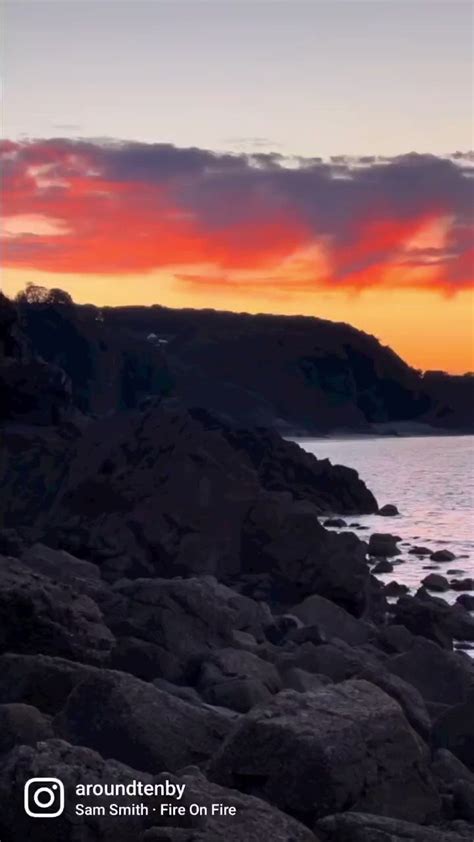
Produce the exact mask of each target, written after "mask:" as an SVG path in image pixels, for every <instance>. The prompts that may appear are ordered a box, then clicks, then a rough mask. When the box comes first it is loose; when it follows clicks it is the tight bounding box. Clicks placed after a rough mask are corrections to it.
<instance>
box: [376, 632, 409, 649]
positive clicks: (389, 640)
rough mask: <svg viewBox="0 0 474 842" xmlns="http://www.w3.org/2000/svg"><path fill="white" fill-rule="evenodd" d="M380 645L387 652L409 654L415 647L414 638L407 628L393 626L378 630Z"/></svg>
mask: <svg viewBox="0 0 474 842" xmlns="http://www.w3.org/2000/svg"><path fill="white" fill-rule="evenodd" d="M377 640H378V645H379V646H381V647H382V649H384V650H385V651H386V652H389V653H394V652H397V653H399V652H407V651H408V649H411V647H412V646H413V641H414V636H413V635H412V633H411V632H409V631H408V629H407V628H405V626H398V625H391V626H382V628H378V629H377Z"/></svg>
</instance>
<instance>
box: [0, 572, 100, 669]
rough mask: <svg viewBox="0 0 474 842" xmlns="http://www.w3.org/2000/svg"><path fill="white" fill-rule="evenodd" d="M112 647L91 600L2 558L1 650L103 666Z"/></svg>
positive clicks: (95, 606)
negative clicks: (59, 657)
mask: <svg viewBox="0 0 474 842" xmlns="http://www.w3.org/2000/svg"><path fill="white" fill-rule="evenodd" d="M113 644H114V637H113V635H112V634H111V632H110V630H109V629H108V628H107V626H105V625H104V622H103V617H102V614H101V612H100V610H99V608H98V606H97V605H96V603H95V602H93V600H92V599H90V597H88V596H86V595H84V594H77V593H76V592H74V591H73V590H71V588H69V587H68V586H67V585H64V584H57V583H54V582H53V581H52V580H51V579H49V578H47V577H46V576H42V575H40V574H38V573H33V572H32V570H31V569H30V568H29V567H27V566H26V565H23V564H21V563H20V562H19V561H17V560H16V559H11V558H7V557H4V556H3V557H0V651H3V652H5V651H7V650H14V651H17V652H23V653H35V652H37V653H41V654H45V655H57V656H63V657H66V658H70V659H71V660H79V661H84V662H88V663H101V662H104V660H105V659H106V658H107V656H108V653H109V652H110V649H111V648H112V646H113Z"/></svg>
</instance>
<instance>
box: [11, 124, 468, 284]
mask: <svg viewBox="0 0 474 842" xmlns="http://www.w3.org/2000/svg"><path fill="white" fill-rule="evenodd" d="M254 140H255V139H254ZM261 140H263V139H261ZM4 152H5V157H6V160H5V163H6V179H7V185H8V184H10V185H11V192H12V195H13V196H16V195H17V193H18V195H20V193H19V188H18V187H15V185H18V184H19V182H21V183H22V191H23V192H22V193H21V195H25V191H26V193H27V191H28V189H29V190H30V191H31V196H30V200H31V203H32V205H34V209H35V211H36V212H40V211H41V202H42V200H43V202H44V212H45V213H48V212H49V213H51V214H52V215H53V213H52V210H51V208H49V210H48V195H47V194H48V189H49V191H50V193H51V191H56V192H57V191H59V192H61V191H63V193H64V214H65V218H66V221H68V222H69V221H70V220H69V219H68V206H69V207H70V208H71V213H72V214H74V213H78V210H77V207H78V199H77V197H76V196H73V194H72V192H71V190H70V189H69V190H68V186H67V183H68V180H71V179H72V180H74V179H76V180H77V179H82V181H85V182H86V183H88V184H89V185H90V190H91V194H93V193H94V183H95V182H100V183H101V185H102V187H101V190H102V191H103V192H105V193H107V191H108V193H109V194H110V195H111V196H112V197H113V200H114V202H116V203H117V202H118V203H121V202H122V203H123V202H124V201H125V200H126V202H127V203H128V209H129V210H130V212H132V211H133V212H135V213H136V214H137V215H139V216H140V215H143V216H144V218H146V220H148V221H149V220H150V218H151V217H153V214H155V217H156V220H158V219H159V218H161V217H160V214H163V202H164V198H163V197H164V196H165V197H166V205H167V207H168V208H170V209H171V210H170V211H169V212H170V213H174V214H176V215H177V216H179V215H182V218H183V219H185V218H186V219H194V220H196V224H197V226H198V227H199V230H200V231H201V232H202V231H205V232H206V234H209V236H212V235H213V232H214V235H219V236H221V237H222V236H224V234H223V232H224V233H225V237H226V239H225V244H226V245H225V247H224V246H222V242H221V243H220V245H221V246H222V248H221V250H220V251H219V249H218V250H217V252H218V256H217V257H216V260H217V261H218V262H219V261H220V262H221V263H222V262H224V263H225V262H226V261H227V264H228V268H231V267H232V260H235V259H236V254H237V242H238V238H239V236H240V237H241V243H240V249H241V251H242V252H244V251H246V250H247V251H249V250H251V247H252V248H254V249H255V251H256V252H258V251H259V249H260V251H261V250H262V243H261V239H262V237H263V239H264V241H265V242H264V250H265V251H266V252H268V251H269V246H268V243H267V240H268V238H269V234H268V230H269V225H270V224H272V225H274V230H275V232H276V231H277V230H278V232H279V233H278V237H279V238H280V239H281V237H282V236H283V232H284V231H285V224H286V225H287V227H288V230H289V231H290V230H291V231H294V238H293V239H294V247H295V248H301V247H303V246H304V245H305V244H306V245H310V244H311V242H312V241H321V240H324V241H326V242H329V243H330V244H331V248H332V251H333V254H334V261H333V262H334V278H335V279H337V280H344V279H345V278H348V279H350V278H351V277H352V276H355V277H357V278H362V276H363V273H364V272H366V271H367V272H370V271H371V270H374V269H377V267H380V266H382V265H384V264H385V263H387V262H390V261H392V262H394V261H395V262H397V261H398V262H400V260H399V259H398V258H397V250H399V249H400V246H401V244H402V243H403V242H405V241H406V240H407V239H409V237H410V235H411V234H413V235H415V234H416V233H417V232H418V231H419V230H420V227H421V226H423V225H426V224H428V223H429V222H433V221H434V220H439V219H444V220H447V224H448V223H449V232H448V234H447V242H446V244H445V245H443V249H444V250H445V254H444V257H443V254H439V255H437V258H436V260H435V258H434V256H431V257H430V255H429V254H428V253H424V254H422V253H421V252H417V251H416V250H415V251H413V252H410V253H409V254H408V255H405V258H406V261H409V262H410V264H411V265H416V262H417V260H418V263H419V265H420V266H424V265H427V264H428V263H434V262H437V263H438V264H439V265H441V264H445V265H446V266H447V267H448V266H449V272H451V274H450V275H449V277H448V274H446V278H445V279H444V281H443V283H445V284H449V282H450V280H449V278H451V277H452V278H454V279H455V281H454V282H455V283H456V284H458V285H459V284H462V283H468V282H470V281H472V267H471V270H470V269H469V263H468V261H467V258H466V255H467V254H468V250H469V247H470V237H471V232H472V228H471V226H472V220H473V190H472V178H471V175H472V172H473V170H472V160H473V156H472V153H465V154H464V153H460V152H455V153H454V154H453V155H450V156H446V157H444V158H441V157H437V156H435V155H429V154H417V153H409V154H406V155H399V156H397V157H393V158H386V157H376V156H364V157H356V158H354V157H349V156H345V155H344V156H343V155H338V156H334V157H332V158H331V159H330V160H328V161H324V160H322V159H321V158H304V159H303V158H295V159H288V158H285V157H283V156H282V155H280V154H278V153H269V152H253V153H252V154H250V153H244V152H240V153H217V152H211V151H209V150H205V149H199V148H178V147H176V146H173V145H172V144H165V143H156V144H144V143H138V142H122V141H107V142H98V141H80V140H74V139H64V138H62V139H53V140H46V141H44V140H39V141H30V142H21V143H17V144H15V143H13V144H11V143H10V144H8V142H6V143H5V144H4ZM35 167H36V168H38V167H39V168H42V171H43V172H45V171H46V172H47V178H49V179H50V181H51V184H50V186H49V188H48V186H47V185H46V186H45V185H44V184H43V186H42V187H41V186H40V187H38V185H37V184H36V185H35V184H33V183H32V182H31V175H30V173H31V168H35ZM62 180H64V181H65V183H66V186H64V187H62V186H61V181H62ZM25 185H26V187H25ZM28 185H29V186H28ZM104 185H105V186H104ZM15 191H16V192H15ZM96 192H97V193H98V192H99V191H96ZM7 195H8V190H7ZM125 197H126V199H125ZM27 198H28V196H27ZM68 202H69V205H68ZM51 204H52V206H53V207H54V203H51ZM57 204H58V203H57ZM104 207H105V208H106V209H108V208H110V207H111V205H110V202H109V204H108V205H107V204H106V203H105V199H104ZM21 212H23V213H24V212H27V210H26V205H25V208H23V209H22V211H21ZM155 217H153V219H155ZM99 222H100V220H99ZM81 224H82V225H83V224H84V220H82V219H81ZM259 232H260V234H261V237H260V240H259ZM261 232H264V233H261ZM196 236H198V234H196ZM275 236H276V234H275ZM288 241H289V243H291V242H292V240H291V237H290V236H289V237H288ZM63 242H65V240H63ZM229 243H231V245H229ZM276 245H277V244H276ZM60 247H61V245H60V244H58V248H60ZM288 248H290V245H289V246H288ZM443 249H441V251H442V250H443ZM276 254H277V255H278V256H279V257H281V251H280V250H279V249H278V248H276ZM150 259H152V257H150ZM157 259H158V260H159V259H160V256H159V254H157ZM361 282H363V278H362V281H361Z"/></svg>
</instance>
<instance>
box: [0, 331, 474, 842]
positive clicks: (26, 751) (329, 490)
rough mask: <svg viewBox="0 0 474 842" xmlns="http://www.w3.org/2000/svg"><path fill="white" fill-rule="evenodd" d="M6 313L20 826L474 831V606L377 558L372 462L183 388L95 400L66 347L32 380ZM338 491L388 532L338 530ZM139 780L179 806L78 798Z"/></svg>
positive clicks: (6, 628) (10, 711) (2, 478)
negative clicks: (335, 454) (368, 473)
mask: <svg viewBox="0 0 474 842" xmlns="http://www.w3.org/2000/svg"><path fill="white" fill-rule="evenodd" d="M12 324H13V322H11V321H10V322H9V323H8V326H7V327H4V328H3V330H4V333H3V357H0V385H1V381H2V371H3V373H4V374H5V371H7V374H6V375H5V379H4V382H6V383H7V388H6V390H5V391H4V394H5V393H6V394H7V395H8V396H9V404H8V406H9V411H8V414H5V415H4V417H3V419H2V421H3V423H2V429H1V439H0V516H1V521H0V524H1V528H0V759H1V764H0V839H1V840H2V842H18V840H19V839H22V840H23V839H25V840H26V839H28V840H32V842H157V841H158V840H160V841H161V842H165V841H166V842H220V840H224V839H229V838H231V839H232V840H233V842H261V840H262V839H265V838H268V839H269V840H270V839H271V840H272V842H273V840H274V842H467V840H469V841H470V842H471V840H472V839H473V835H474V714H473V711H474V662H473V660H472V659H471V658H470V657H469V656H468V655H467V654H466V653H465V652H462V651H455V649H454V641H455V640H459V639H462V640H466V641H474V618H473V616H472V615H471V613H470V609H472V605H469V603H468V602H466V601H465V600H464V601H463V600H462V596H463V594H462V592H460V596H459V600H458V602H457V603H456V605H454V606H451V605H448V604H447V603H446V602H445V601H444V600H442V599H441V598H439V597H438V596H433V595H432V594H431V593H430V592H429V591H428V590H427V589H426V584H427V583H426V582H425V583H424V586H423V587H422V588H421V589H420V590H419V591H418V592H417V593H416V594H415V595H412V594H405V593H400V592H399V593H398V594H396V595H394V593H393V591H394V588H393V587H392V588H390V587H389V586H386V585H383V584H381V582H379V581H378V580H377V578H376V576H375V575H374V572H373V571H374V569H376V567H377V565H380V564H382V565H383V563H384V562H385V565H387V564H389V565H390V564H391V563H392V562H391V560H392V561H393V559H396V556H397V543H398V542H397V536H396V535H394V534H392V533H389V532H386V531H384V525H385V524H387V523H392V522H396V521H390V520H389V518H390V517H391V515H393V514H396V512H394V511H393V508H392V509H391V508H390V506H389V507H388V510H387V508H384V507H381V508H379V505H378V503H377V501H376V500H375V498H374V496H373V495H372V494H371V492H370V491H369V490H368V489H367V488H366V486H365V485H364V483H363V482H362V481H361V480H360V478H359V477H358V475H357V473H356V472H355V471H353V470H351V469H348V468H343V467H341V466H332V465H331V464H330V462H329V461H328V460H318V459H316V458H315V457H313V456H311V455H309V454H307V453H305V452H304V451H303V450H301V449H300V448H299V447H298V445H296V444H294V443H291V442H286V441H285V440H284V439H282V438H281V437H280V436H279V435H278V434H277V433H274V432H271V431H268V430H264V429H256V428H254V429H237V428H235V427H232V426H229V425H226V424H225V423H224V422H223V421H222V420H219V419H217V418H215V417H214V416H213V415H212V413H210V412H208V411H203V410H202V409H196V410H191V411H188V410H187V409H186V408H184V407H183V406H182V405H181V403H180V401H179V400H177V399H175V398H167V399H165V398H163V397H161V398H154V399H151V400H147V401H145V402H144V403H143V404H142V405H141V406H139V407H137V408H135V409H132V410H130V411H128V412H121V413H115V414H110V415H107V416H104V417H100V418H93V417H90V416H89V417H87V416H84V415H82V416H78V415H77V413H75V412H74V411H73V410H72V409H71V400H70V391H69V390H68V383H67V378H62V377H61V375H60V372H59V375H58V372H57V370H54V372H49V369H48V365H47V364H46V363H39V362H36V363H35V365H36V364H38V365H41V366H43V368H42V373H43V377H42V379H41V381H40V382H39V383H38V385H37V386H36V387H35V380H34V378H33V377H32V378H31V379H29V380H28V378H27V376H26V374H27V372H28V370H29V367H30V364H32V363H33V362H35V361H34V360H32V359H31V358H30V359H28V353H29V351H28V348H27V347H23V348H21V347H20V346H19V343H18V342H16V343H15V342H12V341H11V340H12V335H13V334H12V331H13V332H14V331H15V330H17V328H16V327H15V325H14V324H13V327H12ZM0 350H1V346H0ZM20 370H21V371H20ZM15 372H16V373H15ZM20 374H21V376H20ZM25 382H26V385H25ZM35 388H36V392H35ZM25 396H27V398H28V399H27V400H26V398H25ZM41 407H42V408H43V412H40V411H39V408H41ZM46 407H47V408H48V411H46ZM334 512H338V513H339V515H340V517H342V518H346V517H347V518H348V521H349V524H350V523H352V522H353V520H352V519H353V518H356V517H357V516H359V515H362V514H364V513H367V514H369V513H370V514H378V515H379V516H380V523H381V527H380V531H378V532H377V533H374V534H371V535H370V536H367V538H368V540H362V539H361V537H360V534H361V533H358V531H357V529H356V528H355V526H354V531H348V532H344V531H343V532H338V531H335V529H337V528H338V527H337V525H336V524H331V523H330V521H331V520H332V517H331V516H332V515H333V513H334ZM363 537H364V538H365V537H366V535H365V533H364V535H363ZM413 549H417V550H418V551H420V550H423V552H424V548H413ZM446 561H447V562H448V563H449V565H450V567H451V564H452V560H449V561H448V559H446ZM453 575H454V574H453ZM428 584H430V583H429V582H428ZM431 584H432V581H431ZM464 596H466V594H464ZM35 777H40V778H41V777H54V778H58V779H59V780H61V781H62V782H63V783H64V785H65V787H66V806H65V810H64V812H63V813H62V814H61V815H60V816H58V817H57V818H56V819H55V820H54V821H44V820H43V821H41V820H40V821H39V820H37V819H32V818H30V817H29V816H28V815H27V814H26V813H25V811H24V808H23V786H24V784H25V782H26V780H28V779H30V778H35ZM131 781H136V782H141V784H143V786H146V785H150V786H152V785H153V786H158V787H159V786H161V787H162V789H163V791H164V790H165V789H166V786H171V785H173V786H175V787H178V786H179V787H182V786H183V785H184V786H185V789H184V790H183V792H184V795H183V798H182V804H181V802H179V806H183V807H184V813H181V812H179V811H177V812H173V811H172V810H171V809H170V808H169V807H166V806H165V805H166V804H168V805H169V804H170V803H171V804H172V805H174V806H178V801H173V799H172V798H170V797H167V796H166V795H163V796H157V797H154V798H153V801H151V800H147V799H144V806H148V807H149V808H150V809H149V812H148V814H145V813H142V814H134V815H122V816H120V817H119V818H118V817H115V816H112V815H110V814H109V813H107V811H106V810H104V814H100V813H95V814H87V813H85V814H81V813H80V814H78V813H77V812H76V810H75V802H74V799H73V798H72V797H71V793H73V792H74V789H75V787H76V786H77V784H90V785H100V786H103V785H104V784H109V785H110V784H122V785H124V786H126V785H128V784H129V783H130V782H131ZM166 782H168V784H166ZM165 784H166V786H165ZM83 801H84V803H86V804H90V805H98V806H104V807H105V806H106V805H107V804H108V803H109V801H110V799H109V801H107V799H106V798H105V797H103V798H101V797H100V796H95V797H93V798H92V797H91V798H90V799H89V800H87V798H85V799H83ZM129 801H130V799H128V801H127V799H122V802H120V803H122V804H123V805H124V806H126V805H127V804H129ZM152 804H153V807H152V806H151V805H152ZM192 804H199V805H201V806H203V807H206V811H205V813H201V814H200V815H196V816H194V815H192V813H191V805H192ZM213 804H219V805H221V807H222V809H219V810H217V811H214V809H213V808H212V805H213ZM153 809H155V812H153Z"/></svg>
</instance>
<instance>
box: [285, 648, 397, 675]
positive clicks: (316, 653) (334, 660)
mask: <svg viewBox="0 0 474 842" xmlns="http://www.w3.org/2000/svg"><path fill="white" fill-rule="evenodd" d="M378 654H379V655H380V657H382V655H381V653H378ZM276 664H277V666H278V668H279V670H280V672H281V671H283V672H285V671H286V670H288V669H291V668H292V667H298V668H300V669H304V670H306V671H307V672H312V673H316V674H318V675H326V676H327V677H328V678H330V679H331V680H332V681H345V680H346V679H348V678H352V677H353V676H355V675H358V674H359V673H360V672H362V671H363V670H364V669H370V668H373V669H377V668H378V667H379V659H378V657H376V656H375V655H374V654H373V653H368V652H365V651H364V650H363V649H361V648H358V649H355V648H353V647H351V646H349V645H348V644H346V643H344V641H341V640H336V639H335V640H333V641H332V643H327V644H322V645H320V646H314V645H313V644H311V643H304V644H303V645H302V646H299V647H298V649H297V650H296V651H294V652H291V651H290V652H285V653H282V654H281V655H279V656H278V657H277V658H276Z"/></svg>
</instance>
